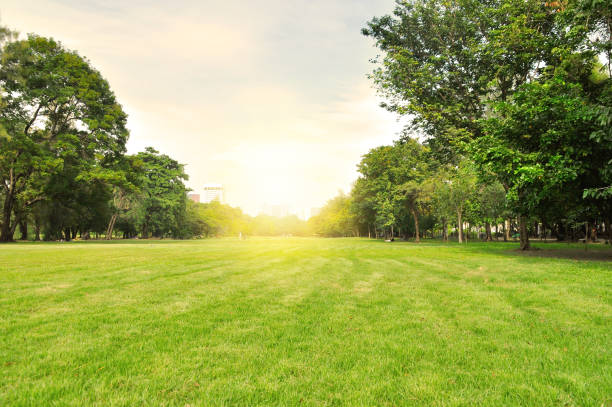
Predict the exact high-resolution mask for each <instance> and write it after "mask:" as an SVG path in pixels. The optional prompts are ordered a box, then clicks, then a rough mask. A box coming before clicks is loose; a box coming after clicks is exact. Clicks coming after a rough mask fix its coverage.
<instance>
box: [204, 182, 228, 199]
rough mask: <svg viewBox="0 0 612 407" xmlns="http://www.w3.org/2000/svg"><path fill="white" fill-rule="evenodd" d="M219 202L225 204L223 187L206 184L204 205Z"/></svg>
mask: <svg viewBox="0 0 612 407" xmlns="http://www.w3.org/2000/svg"><path fill="white" fill-rule="evenodd" d="M212 201H219V202H221V203H223V185H221V184H206V185H204V197H203V201H202V202H203V203H210V202H212Z"/></svg>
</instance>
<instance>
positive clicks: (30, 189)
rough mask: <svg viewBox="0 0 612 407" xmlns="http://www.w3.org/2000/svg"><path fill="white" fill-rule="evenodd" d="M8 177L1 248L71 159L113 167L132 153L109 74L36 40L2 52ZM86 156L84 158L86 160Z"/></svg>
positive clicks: (1, 170) (0, 164)
mask: <svg viewBox="0 0 612 407" xmlns="http://www.w3.org/2000/svg"><path fill="white" fill-rule="evenodd" d="M0 88H1V89H2V100H3V102H4V104H5V105H4V107H3V109H2V111H1V112H0V123H1V124H2V125H3V126H4V128H5V129H6V133H7V134H8V137H4V138H0V151H2V154H1V155H0V177H1V178H2V188H3V190H4V202H3V206H2V212H3V215H2V225H1V230H0V241H10V240H12V239H13V233H14V230H15V226H16V225H17V224H18V223H19V216H18V215H17V216H14V217H12V216H11V214H12V213H13V212H15V211H16V213H17V214H19V213H23V212H24V211H25V210H26V209H27V208H29V207H31V206H32V205H33V204H35V203H36V202H39V201H42V200H43V199H44V198H45V195H44V190H45V187H46V183H47V181H48V179H49V176H50V175H51V174H57V173H58V171H61V169H62V168H63V166H64V163H65V158H66V154H68V153H72V152H75V153H76V152H78V154H77V155H75V156H73V158H74V159H75V160H77V161H81V162H82V161H88V160H90V161H96V162H97V165H100V166H102V167H107V166H112V165H113V163H114V162H115V161H116V159H117V157H118V156H120V155H122V154H123V153H124V151H125V142H126V140H127V137H128V132H127V130H126V128H125V123H126V118H127V116H126V114H125V113H124V112H123V110H122V108H121V106H120V105H119V104H118V103H117V101H116V100H115V96H114V94H113V92H112V91H111V90H110V87H109V85H108V83H107V82H106V80H104V78H103V77H102V76H101V74H100V73H99V72H98V71H96V70H95V69H94V68H92V67H91V66H90V65H89V63H88V61H87V60H85V59H84V58H82V57H81V56H79V55H78V54H77V53H76V52H72V51H67V50H66V49H64V48H63V47H62V46H61V44H60V43H58V42H56V41H54V40H53V39H48V38H43V37H38V36H35V35H30V36H29V37H28V39H26V40H21V41H12V42H8V43H6V44H5V45H4V47H3V48H2V59H1V65H0ZM79 154H80V155H79Z"/></svg>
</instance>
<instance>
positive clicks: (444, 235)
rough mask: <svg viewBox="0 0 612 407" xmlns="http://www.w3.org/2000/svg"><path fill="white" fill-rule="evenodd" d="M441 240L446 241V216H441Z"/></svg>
mask: <svg viewBox="0 0 612 407" xmlns="http://www.w3.org/2000/svg"><path fill="white" fill-rule="evenodd" d="M442 241H443V242H448V224H447V222H446V218H442Z"/></svg>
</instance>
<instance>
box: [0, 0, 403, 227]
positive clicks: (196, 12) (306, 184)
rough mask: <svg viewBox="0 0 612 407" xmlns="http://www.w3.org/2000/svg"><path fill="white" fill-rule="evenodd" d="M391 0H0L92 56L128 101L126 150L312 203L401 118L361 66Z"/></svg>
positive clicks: (233, 200)
mask: <svg viewBox="0 0 612 407" xmlns="http://www.w3.org/2000/svg"><path fill="white" fill-rule="evenodd" d="M393 5H394V1H393V0H337V1H334V0H251V1H244V0H242V1H236V0H234V1H232V0H226V1H218V0H214V1H212V0H183V1H181V0H177V1H157V0H147V1H145V0H130V1H124V0H40V1H37V0H2V2H1V3H0V18H1V20H0V23H2V24H3V25H5V26H8V27H9V28H12V29H16V30H18V31H19V32H20V33H22V34H26V33H30V32H33V33H37V34H39V35H44V36H50V37H53V38H55V39H57V40H59V41H61V42H62V43H63V44H64V46H65V47H67V48H69V49H72V50H76V51H78V52H79V53H80V54H81V55H82V56H85V57H87V58H88V60H89V61H90V62H91V64H92V65H93V66H94V67H95V68H96V69H98V70H99V71H100V72H101V73H102V75H103V76H104V77H105V78H106V79H107V80H108V81H109V83H110V85H111V88H112V89H113V91H114V92H115V94H116V96H117V98H118V100H119V102H120V103H121V104H122V106H123V108H124V110H125V111H126V112H127V113H128V115H129V118H128V128H129V129H130V140H129V143H128V151H129V152H130V153H136V152H138V151H142V150H143V149H144V148H145V147H147V146H152V147H154V148H156V149H157V150H159V151H161V152H163V153H165V154H168V155H169V156H171V157H172V158H174V159H176V160H178V161H179V162H181V163H184V164H186V172H187V174H188V175H189V181H188V182H187V185H188V186H189V187H190V188H191V189H193V190H194V192H199V191H200V190H201V189H202V186H203V185H204V184H207V183H220V184H223V186H224V188H225V194H226V199H227V202H228V203H229V204H231V205H233V206H240V207H241V208H243V210H245V211H246V212H247V213H250V214H252V215H255V214H257V213H258V212H259V211H260V210H261V208H262V207H264V205H266V204H268V205H270V204H276V205H278V204H282V205H286V206H289V207H291V208H292V209H293V210H294V211H296V212H298V213H300V214H305V215H308V214H309V212H310V209H311V208H313V207H320V206H322V205H323V204H324V203H325V202H326V201H327V200H328V199H330V198H332V197H333V196H335V195H336V194H337V193H338V191H339V190H343V191H344V192H348V191H349V190H350V187H351V184H352V183H353V182H354V180H355V179H356V178H357V176H358V174H357V171H356V165H357V163H358V162H359V161H360V158H361V156H362V155H363V154H365V153H366V152H367V151H368V150H369V149H370V148H373V147H376V146H379V145H382V144H389V143H391V142H392V140H394V139H396V138H397V137H398V134H399V131H400V130H401V127H402V123H401V122H398V120H397V118H396V116H395V115H394V114H392V113H389V112H386V111H385V110H384V109H382V108H380V107H379V104H380V101H381V100H380V99H379V98H378V97H377V95H376V90H375V89H374V88H373V87H372V83H371V81H370V80H369V79H368V78H367V74H368V73H370V72H371V71H372V69H373V65H372V64H371V63H370V62H369V61H370V59H371V58H373V57H375V56H376V54H377V50H376V48H375V47H374V46H373V42H372V41H371V40H370V39H369V38H366V37H364V36H363V35H361V33H360V30H361V28H362V27H363V26H364V25H365V23H366V22H367V21H368V20H369V19H371V18H372V17H374V16H379V15H382V14H387V13H389V12H391V10H392V9H393Z"/></svg>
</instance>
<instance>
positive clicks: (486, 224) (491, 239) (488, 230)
mask: <svg viewBox="0 0 612 407" xmlns="http://www.w3.org/2000/svg"><path fill="white" fill-rule="evenodd" d="M485 231H486V233H487V242H491V241H493V236H491V224H490V223H489V222H486V223H485Z"/></svg>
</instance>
